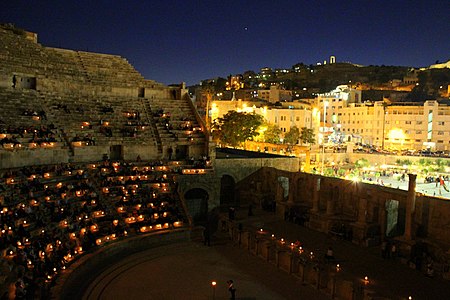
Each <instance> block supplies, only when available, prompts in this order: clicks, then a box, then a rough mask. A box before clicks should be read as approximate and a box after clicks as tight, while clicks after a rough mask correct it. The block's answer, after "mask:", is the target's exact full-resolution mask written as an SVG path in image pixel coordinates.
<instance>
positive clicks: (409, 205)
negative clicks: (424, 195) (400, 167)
mask: <svg viewBox="0 0 450 300" xmlns="http://www.w3.org/2000/svg"><path fill="white" fill-rule="evenodd" d="M408 177H409V182H408V196H407V198H406V215H405V234H404V235H403V237H404V239H405V240H411V228H412V217H413V213H414V209H415V206H416V178H417V175H416V174H408Z"/></svg>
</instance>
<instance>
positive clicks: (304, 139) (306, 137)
mask: <svg viewBox="0 0 450 300" xmlns="http://www.w3.org/2000/svg"><path fill="white" fill-rule="evenodd" d="M300 141H301V143H302V145H303V144H311V145H314V144H315V143H316V135H315V134H314V131H313V130H312V129H310V128H306V127H302V131H301V133H300Z"/></svg>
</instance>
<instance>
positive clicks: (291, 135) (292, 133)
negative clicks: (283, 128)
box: [284, 126, 300, 145]
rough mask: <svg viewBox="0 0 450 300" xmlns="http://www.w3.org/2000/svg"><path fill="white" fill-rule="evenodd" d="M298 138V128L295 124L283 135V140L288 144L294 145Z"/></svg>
mask: <svg viewBox="0 0 450 300" xmlns="http://www.w3.org/2000/svg"><path fill="white" fill-rule="evenodd" d="M299 139H300V130H299V129H298V127H297V126H294V127H291V130H289V132H288V133H286V134H285V135H284V142H285V143H286V144H290V145H296V144H297V143H298V140H299Z"/></svg>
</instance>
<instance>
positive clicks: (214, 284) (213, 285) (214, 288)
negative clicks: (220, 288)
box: [211, 281, 217, 300]
mask: <svg viewBox="0 0 450 300" xmlns="http://www.w3.org/2000/svg"><path fill="white" fill-rule="evenodd" d="M216 285H217V282H216V281H211V287H212V291H213V300H214V299H216Z"/></svg>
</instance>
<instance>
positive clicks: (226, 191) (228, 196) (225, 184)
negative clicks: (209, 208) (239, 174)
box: [220, 175, 236, 206]
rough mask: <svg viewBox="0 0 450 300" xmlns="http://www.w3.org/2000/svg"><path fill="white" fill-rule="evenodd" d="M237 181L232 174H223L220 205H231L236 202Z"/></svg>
mask: <svg viewBox="0 0 450 300" xmlns="http://www.w3.org/2000/svg"><path fill="white" fill-rule="evenodd" d="M235 188H236V183H235V182H234V178H233V177H231V176H230V175H223V176H222V178H221V179H220V205H221V206H229V205H235V204H236V195H235Z"/></svg>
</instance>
